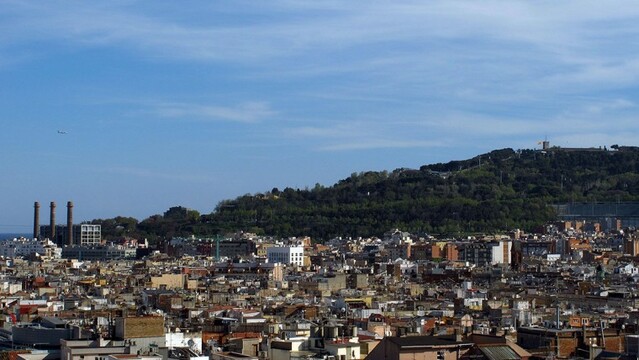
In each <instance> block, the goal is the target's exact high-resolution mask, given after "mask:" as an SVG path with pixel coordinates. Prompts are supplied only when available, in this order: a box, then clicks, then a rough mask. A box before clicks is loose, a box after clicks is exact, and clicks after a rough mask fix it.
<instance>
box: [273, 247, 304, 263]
mask: <svg viewBox="0 0 639 360" xmlns="http://www.w3.org/2000/svg"><path fill="white" fill-rule="evenodd" d="M266 258H267V259H268V262H270V263H282V264H289V265H297V266H303V265H304V247H303V246H273V247H269V248H267V249H266Z"/></svg>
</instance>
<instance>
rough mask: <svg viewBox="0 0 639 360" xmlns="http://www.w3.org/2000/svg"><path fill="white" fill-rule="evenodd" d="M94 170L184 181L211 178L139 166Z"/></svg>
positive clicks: (200, 180)
mask: <svg viewBox="0 0 639 360" xmlns="http://www.w3.org/2000/svg"><path fill="white" fill-rule="evenodd" d="M93 171H95V172H99V173H108V174H115V175H122V176H134V177H141V178H153V179H162V180H171V181H186V182H207V181H210V180H211V177H209V176H204V175H199V174H193V173H191V172H189V173H186V172H180V171H178V170H175V171H157V170H151V169H145V168H140V167H124V166H104V167H99V168H95V169H93Z"/></svg>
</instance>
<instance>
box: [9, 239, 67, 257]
mask: <svg viewBox="0 0 639 360" xmlns="http://www.w3.org/2000/svg"><path fill="white" fill-rule="evenodd" d="M35 254H38V255H40V256H47V257H52V258H60V255H61V254H62V252H61V249H59V248H58V247H56V245H55V243H53V242H52V241H49V240H35V239H25V238H19V239H13V240H6V241H2V242H0V256H2V257H5V258H11V259H12V258H16V257H27V256H31V255H35Z"/></svg>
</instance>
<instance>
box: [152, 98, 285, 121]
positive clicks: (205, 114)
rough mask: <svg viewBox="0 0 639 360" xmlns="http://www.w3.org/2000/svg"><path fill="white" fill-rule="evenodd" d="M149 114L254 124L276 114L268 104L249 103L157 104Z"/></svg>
mask: <svg viewBox="0 0 639 360" xmlns="http://www.w3.org/2000/svg"><path fill="white" fill-rule="evenodd" d="M148 111H149V112H151V113H153V114H155V115H158V116H161V117H166V118H181V119H191V120H205V121H233V122H242V123H254V122H258V121H261V120H264V119H266V118H268V117H271V116H273V115H274V114H275V112H274V111H273V110H272V109H271V107H270V106H269V104H268V103H265V102H248V103H243V104H240V105H237V106H234V107H230V106H215V105H200V104H188V103H155V104H153V105H151V109H150V110H148Z"/></svg>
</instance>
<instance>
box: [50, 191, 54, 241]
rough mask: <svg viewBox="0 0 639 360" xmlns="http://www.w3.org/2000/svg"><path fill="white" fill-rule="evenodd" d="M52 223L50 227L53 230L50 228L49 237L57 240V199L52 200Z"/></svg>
mask: <svg viewBox="0 0 639 360" xmlns="http://www.w3.org/2000/svg"><path fill="white" fill-rule="evenodd" d="M50 214H51V215H50V220H51V222H50V224H49V227H50V228H51V230H49V239H50V240H51V241H55V201H52V202H51V213H50Z"/></svg>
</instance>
